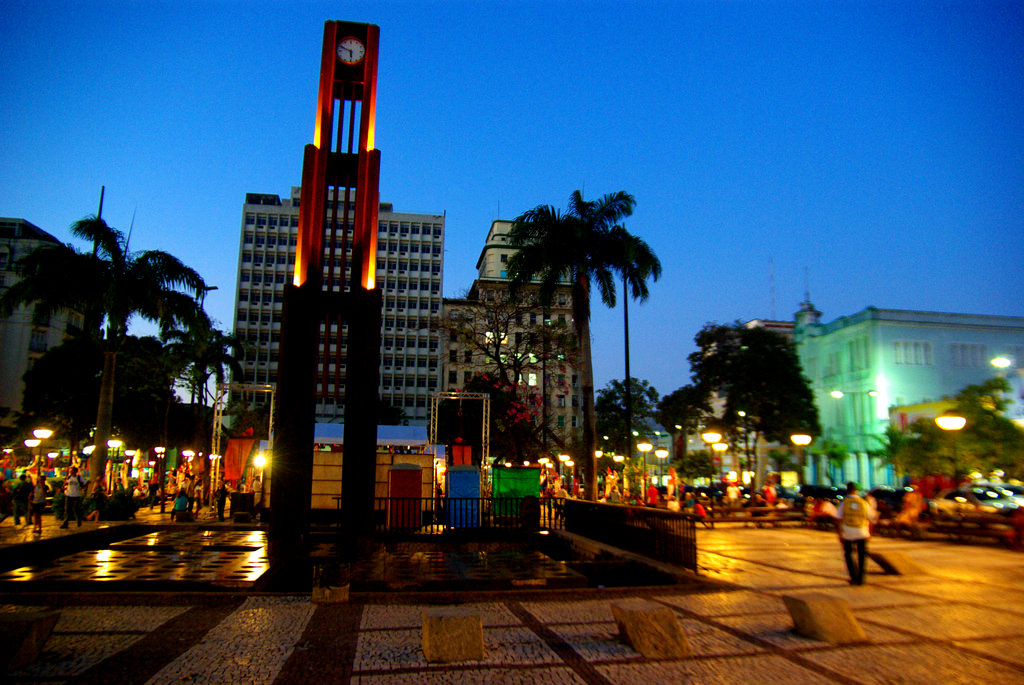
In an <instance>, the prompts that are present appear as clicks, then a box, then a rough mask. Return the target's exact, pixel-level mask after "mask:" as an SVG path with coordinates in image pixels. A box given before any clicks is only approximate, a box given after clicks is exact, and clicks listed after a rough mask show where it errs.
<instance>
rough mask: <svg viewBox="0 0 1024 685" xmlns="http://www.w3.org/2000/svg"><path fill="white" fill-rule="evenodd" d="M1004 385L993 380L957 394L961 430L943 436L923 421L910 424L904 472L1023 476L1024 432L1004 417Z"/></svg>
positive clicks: (903, 453)
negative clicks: (974, 472)
mask: <svg viewBox="0 0 1024 685" xmlns="http://www.w3.org/2000/svg"><path fill="white" fill-rule="evenodd" d="M1008 387H1009V386H1008V385H1007V383H1006V381H1005V380H1004V379H1002V378H993V379H990V380H988V381H986V382H984V383H981V384H978V385H969V386H967V387H966V388H964V389H963V390H961V391H960V392H959V393H957V395H956V397H954V399H953V401H954V409H955V410H956V411H957V412H958V413H960V414H961V415H962V416H963V417H964V418H965V419H967V423H966V424H965V425H964V428H963V429H962V430H959V431H950V432H948V433H947V432H946V431H943V430H942V429H941V428H939V427H938V426H937V425H935V422H934V421H931V420H926V419H919V420H918V421H915V422H914V423H912V424H911V425H910V426H909V427H908V433H909V435H908V436H907V437H906V438H905V443H904V446H903V449H902V450H901V452H900V458H901V459H902V460H903V463H904V464H905V468H906V470H907V473H909V474H910V475H914V476H922V475H926V474H945V475H949V476H952V477H953V479H954V480H956V481H957V482H959V481H961V480H963V479H964V477H965V476H966V475H967V474H969V473H970V472H972V471H978V472H980V473H989V472H991V471H994V470H996V469H1001V470H1003V471H1006V472H1007V474H1008V475H1010V476H1018V477H1019V476H1020V475H1024V432H1022V431H1021V429H1020V428H1018V427H1017V426H1016V425H1015V424H1014V423H1013V422H1012V421H1010V420H1009V419H1007V418H1006V417H1005V416H1003V415H1002V412H1003V410H1004V409H1005V406H1006V404H1005V399H1004V397H1003V393H1004V392H1006V390H1007V389H1008Z"/></svg>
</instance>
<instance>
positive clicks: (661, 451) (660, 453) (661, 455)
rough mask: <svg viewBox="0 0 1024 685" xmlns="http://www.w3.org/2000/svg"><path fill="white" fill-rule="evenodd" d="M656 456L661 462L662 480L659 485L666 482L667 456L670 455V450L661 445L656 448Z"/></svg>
mask: <svg viewBox="0 0 1024 685" xmlns="http://www.w3.org/2000/svg"><path fill="white" fill-rule="evenodd" d="M654 456H656V457H657V458H658V461H660V462H661V482H660V483H658V485H664V484H665V458H666V457H668V450H667V449H666V448H664V447H659V448H658V449H656V450H654Z"/></svg>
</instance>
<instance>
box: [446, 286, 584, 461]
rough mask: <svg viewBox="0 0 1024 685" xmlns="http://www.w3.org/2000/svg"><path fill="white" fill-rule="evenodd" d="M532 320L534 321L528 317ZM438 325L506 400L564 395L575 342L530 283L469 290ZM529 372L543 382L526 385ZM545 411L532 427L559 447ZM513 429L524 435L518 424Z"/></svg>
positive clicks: (518, 452)
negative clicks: (521, 287) (517, 287)
mask: <svg viewBox="0 0 1024 685" xmlns="http://www.w3.org/2000/svg"><path fill="white" fill-rule="evenodd" d="M530 290H533V291H534V292H530ZM538 314H539V315H540V316H538ZM531 320H535V321H536V323H534V324H531V323H528V322H530V321H531ZM438 328H439V329H441V330H442V331H445V332H446V333H447V336H448V337H449V338H450V339H452V340H454V341H456V342H459V343H462V346H463V351H464V352H468V353H469V354H471V355H472V358H473V359H474V365H475V366H476V367H477V368H480V367H483V368H485V369H486V374H487V375H488V376H489V377H490V378H492V379H494V382H497V383H498V384H499V386H500V388H501V392H502V393H509V394H510V396H509V401H510V402H518V403H527V404H535V403H539V402H543V397H542V395H543V393H544V392H548V393H550V392H552V391H553V392H554V393H555V394H556V395H560V396H565V395H568V393H569V386H568V384H567V383H566V381H565V378H566V376H567V375H569V374H568V369H569V368H570V367H573V366H575V363H576V359H577V351H578V345H577V343H576V339H575V337H574V336H573V334H572V331H571V330H570V329H569V327H568V326H567V325H566V324H565V323H564V322H562V321H559V320H553V319H551V318H550V317H549V312H548V310H546V309H544V308H542V307H541V306H540V305H539V304H538V302H537V298H536V292H535V288H533V289H531V288H530V287H529V286H527V288H525V289H524V290H521V291H519V292H517V293H514V294H513V293H510V292H509V291H508V290H506V289H496V288H495V289H488V290H484V291H482V292H479V291H477V292H471V293H469V294H468V296H467V297H466V298H465V299H463V300H461V301H460V302H459V304H458V306H457V307H454V308H452V309H451V310H450V311H449V313H448V315H447V316H445V318H444V319H443V320H442V321H441V323H440V324H439V326H438ZM530 374H534V375H536V376H542V377H543V380H542V382H541V383H539V384H537V385H532V386H531V385H529V383H527V382H526V380H527V379H528V378H529V376H530ZM486 385H488V386H493V383H487V384H486ZM467 389H468V388H467ZM545 413H546V412H544V411H543V410H542V411H541V412H540V414H538V415H537V417H536V419H535V420H536V422H537V424H538V429H539V430H537V431H531V432H532V433H535V434H536V435H537V436H538V438H539V439H540V440H541V442H544V441H545V439H547V440H550V441H552V442H554V443H555V444H556V445H557V446H558V447H559V448H561V449H564V448H565V442H564V440H563V439H562V437H561V436H560V435H559V433H558V432H556V431H554V430H553V429H552V427H551V425H550V423H551V419H552V417H550V416H548V417H547V420H545ZM516 434H517V435H520V436H521V437H522V436H524V435H525V434H524V433H523V432H522V431H521V430H518V429H517V432H516ZM539 447H540V446H539V445H538V446H536V448H539ZM536 448H535V447H534V446H531V447H529V448H528V449H527V448H526V447H525V446H524V447H523V448H522V449H520V448H515V449H513V450H512V454H511V455H510V458H516V457H520V456H522V454H525V453H527V452H528V453H531V454H532V453H533V452H535V451H536Z"/></svg>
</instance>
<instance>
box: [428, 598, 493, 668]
mask: <svg viewBox="0 0 1024 685" xmlns="http://www.w3.org/2000/svg"><path fill="white" fill-rule="evenodd" d="M422 647H423V656H424V658H425V659H426V660H427V661H428V662H430V663H442V664H446V663H451V662H453V661H480V660H481V659H483V658H484V654H485V652H484V626H483V621H482V620H481V618H480V614H478V613H475V612H473V611H470V610H467V609H460V608H457V607H445V608H436V609H426V610H424V612H423V641H422Z"/></svg>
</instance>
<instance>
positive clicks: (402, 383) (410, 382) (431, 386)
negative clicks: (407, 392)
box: [380, 376, 437, 390]
mask: <svg viewBox="0 0 1024 685" xmlns="http://www.w3.org/2000/svg"><path fill="white" fill-rule="evenodd" d="M380 387H382V388H384V389H385V390H389V389H391V388H426V389H427V390H437V378H436V377H435V376H405V377H404V378H394V379H392V378H389V377H384V378H381V381H380Z"/></svg>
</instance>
